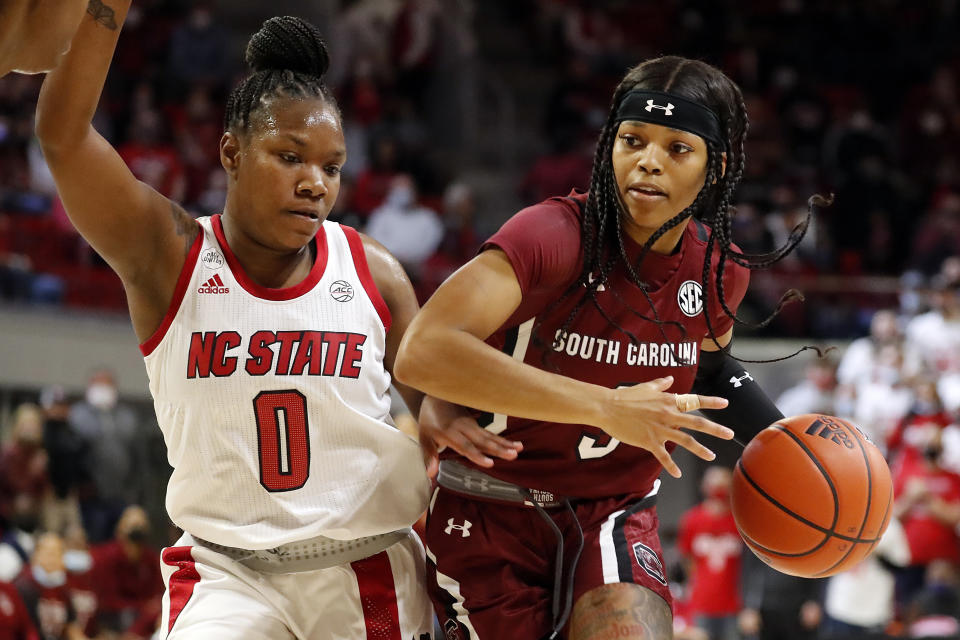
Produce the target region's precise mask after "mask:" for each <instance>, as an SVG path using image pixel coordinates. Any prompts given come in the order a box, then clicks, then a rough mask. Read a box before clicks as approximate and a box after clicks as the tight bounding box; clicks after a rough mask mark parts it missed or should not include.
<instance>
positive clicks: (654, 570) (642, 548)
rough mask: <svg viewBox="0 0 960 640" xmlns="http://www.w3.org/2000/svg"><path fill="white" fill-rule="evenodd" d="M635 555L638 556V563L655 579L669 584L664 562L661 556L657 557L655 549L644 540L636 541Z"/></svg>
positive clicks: (634, 544)
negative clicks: (643, 541) (664, 570)
mask: <svg viewBox="0 0 960 640" xmlns="http://www.w3.org/2000/svg"><path fill="white" fill-rule="evenodd" d="M633 555H634V556H635V557H636V558H637V564H639V565H640V566H641V567H642V568H643V570H644V571H646V572H647V573H648V574H650V576H651V577H652V578H653V579H654V580H656V581H657V582H659V583H660V584H662V585H666V584H667V577H666V576H665V575H664V574H663V563H662V562H660V558H658V557H657V554H656V553H655V552H654V550H653V549H651V548H650V547H648V546H647V545H645V544H643V543H642V542H634V543H633Z"/></svg>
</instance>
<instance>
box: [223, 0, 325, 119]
mask: <svg viewBox="0 0 960 640" xmlns="http://www.w3.org/2000/svg"><path fill="white" fill-rule="evenodd" d="M246 60H247V64H248V65H249V66H250V68H251V69H252V70H253V73H252V74H251V75H249V76H247V77H246V78H245V79H243V80H242V81H241V82H240V84H239V85H237V87H236V88H234V90H233V91H232V92H231V93H230V96H229V97H228V98H227V107H226V111H225V113H224V129H226V130H227V131H234V132H235V133H244V132H246V131H247V130H248V129H249V128H250V121H251V117H252V116H253V115H254V114H255V113H257V112H258V110H259V109H262V108H264V106H265V103H266V101H267V99H268V98H270V97H274V96H284V97H289V98H320V99H322V100H323V101H324V102H326V103H328V104H330V105H331V106H333V107H334V109H336V108H337V105H336V101H335V100H334V98H333V94H331V93H330V91H329V89H327V87H326V85H325V84H324V83H323V75H324V74H325V73H326V71H327V68H328V67H329V66H330V58H329V56H328V54H327V47H326V45H325V44H324V42H323V38H322V37H321V34H320V30H319V29H317V27H316V26H314V25H313V24H311V23H309V22H307V21H306V20H303V19H301V18H295V17H292V16H283V17H276V18H270V19H269V20H267V21H266V22H264V23H263V26H262V27H261V28H260V30H259V31H257V32H256V33H255V34H253V36H252V37H251V38H250V42H249V43H248V44H247V50H246Z"/></svg>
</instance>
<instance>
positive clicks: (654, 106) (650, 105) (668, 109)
mask: <svg viewBox="0 0 960 640" xmlns="http://www.w3.org/2000/svg"><path fill="white" fill-rule="evenodd" d="M644 109H646V110H647V112H648V113H653V110H654V109H660V110H661V111H663V115H665V116H672V115H673V110H674V106H673V104H672V103H670V102H668V103H667V106H665V107H664V106H662V105H659V104H657V103H655V102H654V101H653V99H652V98H651V99H650V100H647V106H645V107H644Z"/></svg>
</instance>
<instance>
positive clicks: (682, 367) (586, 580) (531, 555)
mask: <svg viewBox="0 0 960 640" xmlns="http://www.w3.org/2000/svg"><path fill="white" fill-rule="evenodd" d="M746 129H747V116H746V113H745V107H744V104H743V98H742V96H741V93H740V90H739V89H738V88H737V86H736V85H735V84H734V83H733V82H732V81H731V80H730V79H729V78H727V77H726V76H725V75H724V74H723V73H722V72H720V71H719V70H717V69H715V68H713V67H711V66H709V65H707V64H704V63H702V62H698V61H694V60H688V59H684V58H679V57H672V56H671V57H664V58H658V59H655V60H650V61H647V62H645V63H643V64H641V65H639V66H637V67H636V68H634V69H632V70H630V71H629V72H628V73H627V75H626V77H625V78H624V79H623V81H622V82H621V83H620V85H619V86H618V87H617V89H616V91H615V93H614V96H613V100H612V105H611V109H610V113H609V116H608V118H607V122H606V125H605V126H604V128H603V131H602V132H601V134H600V138H599V141H598V144H597V151H596V156H595V159H594V167H593V175H592V177H591V181H590V187H589V191H588V192H587V193H576V192H574V193H571V194H570V195H568V196H566V197H556V198H550V199H548V200H546V201H544V202H541V203H540V204H536V205H534V206H532V207H528V208H527V209H524V210H522V211H521V212H519V213H518V214H516V215H515V216H514V217H513V218H512V219H511V220H509V221H508V222H507V223H506V224H504V226H503V227H502V228H501V229H500V231H499V232H497V233H496V234H495V235H494V236H493V237H492V238H490V239H489V240H488V241H487V243H486V244H485V245H484V246H483V247H482V249H481V252H480V254H479V255H478V256H477V257H475V258H474V259H473V260H472V261H471V262H469V263H468V264H467V265H466V266H464V267H463V268H462V269H460V271H458V272H457V273H455V274H454V275H453V276H451V277H450V279H448V280H447V281H446V282H445V283H444V284H443V285H442V286H441V287H440V288H439V289H438V290H437V292H436V293H435V294H434V296H433V297H432V298H431V300H430V301H429V302H428V303H427V304H426V305H425V306H424V308H423V309H422V311H421V312H420V314H419V315H418V316H417V318H415V319H414V321H413V323H412V324H411V327H410V329H409V332H408V334H407V336H406V338H405V339H404V342H403V344H402V345H401V349H400V353H399V355H398V361H397V367H396V374H397V376H398V377H399V378H400V379H401V380H402V381H404V382H406V383H408V384H411V385H414V386H416V387H418V388H420V389H422V390H424V391H425V392H427V393H429V394H431V395H433V396H437V397H441V398H444V399H446V400H449V401H452V402H456V403H459V404H461V405H463V406H465V407H473V408H474V409H476V410H477V412H476V413H474V414H473V417H476V418H477V419H478V422H479V425H480V426H482V427H484V429H479V428H477V423H476V422H474V421H473V420H472V419H471V417H470V416H468V415H466V414H464V415H463V416H462V417H461V418H460V419H459V420H455V421H452V422H450V425H451V426H450V428H447V429H445V430H439V431H438V430H432V429H430V430H424V431H422V432H421V435H422V436H426V437H424V444H425V446H426V447H427V448H428V449H429V448H431V447H434V446H436V445H440V446H444V445H449V446H450V449H447V450H446V451H444V452H443V454H442V457H443V459H442V461H441V463H440V468H439V475H438V483H439V485H440V487H439V488H438V489H437V491H436V493H435V494H434V497H433V500H432V502H431V510H430V515H429V518H428V524H427V541H428V559H429V560H430V563H428V566H429V569H430V576H429V578H428V580H429V582H430V586H431V591H432V597H433V599H434V606H435V608H436V610H437V612H438V615H439V616H440V618H441V623H442V625H443V627H444V630H445V633H446V635H447V638H449V639H455V638H468V637H469V638H480V639H481V640H486V639H487V638H523V639H536V638H543V637H568V638H571V639H574V640H584V639H588V638H601V637H602V638H612V637H616V638H668V637H671V608H670V602H671V599H670V592H669V589H668V587H667V579H666V577H665V575H664V570H663V557H662V553H661V549H660V543H659V539H658V535H657V515H656V511H655V509H654V502H655V500H656V493H657V488H658V482H659V481H658V480H657V476H658V475H659V473H660V471H661V468H665V469H666V470H667V471H668V472H669V473H670V474H671V475H673V476H679V475H680V469H679V468H678V467H677V465H676V463H675V462H674V461H673V460H672V459H671V457H670V451H671V450H672V448H673V447H674V446H676V445H679V446H682V447H685V448H686V449H688V450H690V451H691V452H693V453H694V454H695V455H697V456H699V457H701V458H703V459H706V460H710V459H713V457H714V455H713V453H712V452H711V451H709V450H708V449H707V448H706V447H705V446H703V445H702V444H700V443H699V442H698V441H697V440H696V439H695V438H694V437H693V436H692V435H691V434H690V433H688V432H687V431H690V430H692V431H696V432H700V433H704V434H707V435H711V436H715V437H720V438H731V437H733V435H734V432H733V430H731V429H728V428H727V427H736V433H737V435H738V436H739V437H740V438H741V439H742V440H743V441H744V442H745V441H746V440H748V439H749V438H750V437H752V435H753V434H754V433H756V432H758V431H760V430H761V429H763V428H764V427H766V426H767V425H769V424H770V423H772V422H774V421H775V420H776V419H778V418H780V417H781V414H780V413H779V412H778V411H777V410H776V407H775V406H774V405H773V403H772V402H771V401H770V400H769V398H767V397H766V395H765V394H764V393H763V391H762V390H760V389H759V387H757V385H756V384H755V383H754V381H753V377H752V376H750V375H749V373H747V372H745V371H744V370H743V368H742V367H741V366H740V365H739V363H738V362H737V361H736V360H735V359H733V358H732V357H730V356H729V355H728V353H727V348H728V345H729V343H730V340H731V337H732V332H733V325H734V321H735V319H734V313H735V310H736V308H737V306H738V305H739V303H740V301H741V300H742V299H743V296H744V293H745V291H746V287H747V282H748V279H749V278H748V274H749V268H750V267H753V266H757V265H759V264H769V263H770V262H772V261H775V260H776V259H778V258H779V257H781V256H782V255H785V254H786V252H787V251H789V250H790V249H791V248H792V247H793V246H795V244H796V242H798V241H799V239H800V238H802V233H801V232H800V231H801V230H800V229H798V230H797V233H795V234H794V236H793V237H791V240H790V242H788V243H787V245H785V246H784V247H782V248H781V249H780V250H778V251H777V252H776V253H774V254H772V255H770V256H759V257H755V256H745V255H743V254H742V253H740V252H739V250H738V249H737V248H736V247H735V246H733V245H732V244H731V239H730V216H731V208H730V207H731V202H732V199H733V194H734V191H735V189H736V187H737V185H738V183H739V182H740V179H741V177H742V175H743V168H744V152H743V148H744V147H743V145H744V137H745V134H746ZM691 391H695V392H696V393H690V392H691ZM698 394H703V395H698ZM717 396H723V397H725V398H726V399H727V400H729V405H728V404H727V400H724V399H722V398H721V397H717ZM433 409H434V408H433V407H432V406H431V405H430V404H429V403H428V404H426V405H425V411H424V412H422V413H421V417H423V416H424V415H427V414H429V413H430V412H431V411H433ZM695 409H708V410H710V411H709V415H710V417H711V418H713V419H714V420H716V421H717V422H719V423H720V424H718V423H717V422H711V421H709V420H707V419H705V418H703V417H696V416H693V415H689V414H688V413H687V412H688V411H691V410H695ZM481 412H485V413H481ZM722 425H723V426H722ZM520 443H522V445H521V444H520ZM491 456H492V457H497V458H502V460H498V461H497V463H496V465H494V464H493V459H492V457H491ZM571 612H572V613H571ZM571 616H572V617H571Z"/></svg>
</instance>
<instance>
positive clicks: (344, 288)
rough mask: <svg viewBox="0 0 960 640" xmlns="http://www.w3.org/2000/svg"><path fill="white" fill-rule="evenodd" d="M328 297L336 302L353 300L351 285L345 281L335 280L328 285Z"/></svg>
mask: <svg viewBox="0 0 960 640" xmlns="http://www.w3.org/2000/svg"><path fill="white" fill-rule="evenodd" d="M330 297H332V298H333V299H334V300H336V301H337V302H349V301H350V300H353V285H352V284H350V283H349V282H347V281H346V280H337V281H336V282H334V283H333V284H331V285H330Z"/></svg>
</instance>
